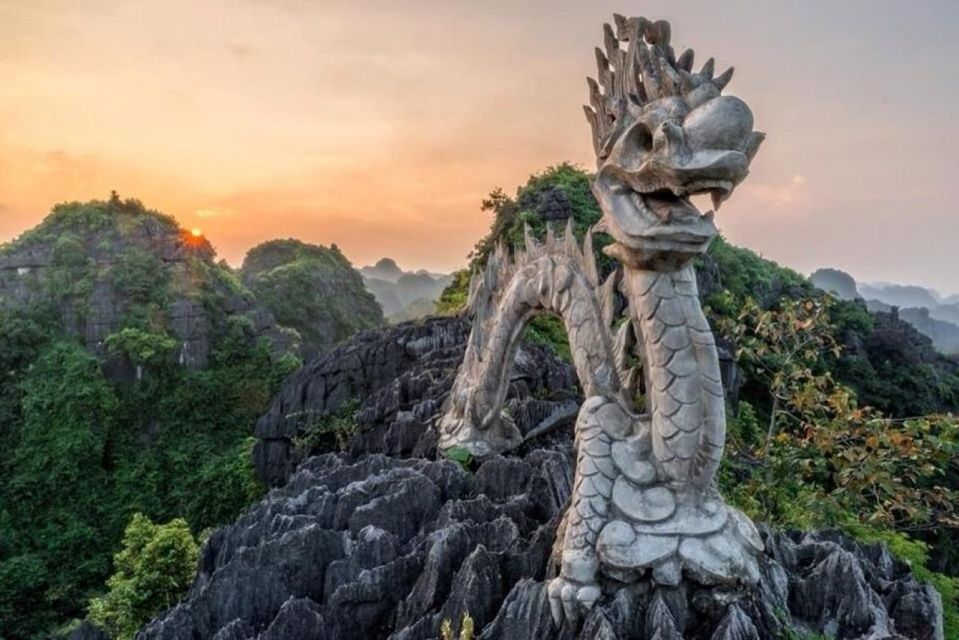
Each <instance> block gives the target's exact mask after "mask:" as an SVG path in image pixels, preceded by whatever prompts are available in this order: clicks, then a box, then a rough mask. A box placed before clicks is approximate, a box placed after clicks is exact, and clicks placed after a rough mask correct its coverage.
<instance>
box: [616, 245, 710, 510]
mask: <svg viewBox="0 0 959 640" xmlns="http://www.w3.org/2000/svg"><path fill="white" fill-rule="evenodd" d="M624 285H625V288H626V293H627V296H628V298H629V302H630V312H631V314H632V319H633V322H634V326H635V327H636V329H637V331H638V333H639V334H640V336H641V339H640V341H639V344H640V348H641V350H642V356H643V370H644V375H645V378H646V380H645V381H646V394H647V395H646V398H647V405H648V406H647V409H648V411H649V414H650V423H651V440H652V445H653V454H654V456H655V458H656V461H657V463H658V465H659V470H660V473H661V475H662V476H663V477H664V478H665V479H668V480H670V481H673V482H677V483H682V484H683V485H684V486H685V487H686V488H687V489H688V490H692V492H694V493H699V494H703V493H705V492H707V491H709V490H710V488H711V487H712V484H713V479H714V477H715V475H716V471H717V470H718V468H719V461H720V458H721V456H722V452H723V444H724V442H725V434H726V418H725V404H724V401H723V388H722V380H721V377H720V370H719V357H718V354H717V352H716V344H715V340H714V338H713V334H712V331H711V330H710V328H709V324H708V323H707V321H706V317H705V315H704V314H703V310H702V306H701V305H700V303H699V292H698V290H697V287H696V274H695V271H694V269H693V266H692V264H691V263H688V264H686V266H683V267H681V268H679V269H678V270H676V271H669V272H666V271H648V270H644V269H638V268H634V267H629V266H627V267H626V269H625V279H624Z"/></svg>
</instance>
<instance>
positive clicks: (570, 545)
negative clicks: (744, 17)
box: [439, 16, 764, 635]
mask: <svg viewBox="0 0 959 640" xmlns="http://www.w3.org/2000/svg"><path fill="white" fill-rule="evenodd" d="M615 18H616V19H615V23H616V27H615V29H614V28H613V27H611V26H610V25H605V28H604V35H605V51H604V50H599V49H597V62H598V67H599V81H598V82H596V81H594V80H592V79H591V80H590V81H589V86H590V105H591V106H588V107H586V116H587V119H588V120H589V122H590V125H591V126H592V130H593V142H594V148H595V151H596V157H597V166H598V171H597V175H596V179H595V181H594V183H593V192H594V194H595V196H596V199H597V200H598V202H599V204H600V207H601V208H602V210H603V220H602V222H601V223H600V226H601V228H602V229H603V230H605V231H608V232H609V233H610V234H611V235H612V237H613V240H614V242H613V243H612V244H611V245H609V246H608V247H606V249H605V252H606V253H607V254H608V255H610V256H611V257H613V258H615V259H616V260H618V261H619V262H620V263H622V269H623V273H622V278H621V281H620V276H619V274H618V273H617V272H614V273H613V274H612V275H611V276H609V278H608V279H607V280H606V281H605V282H604V283H602V284H601V283H600V282H599V277H598V275H597V268H596V263H595V259H594V256H593V251H592V242H591V234H589V233H588V234H587V235H586V238H585V242H584V246H583V248H582V249H581V248H580V246H579V244H578V243H577V240H576V238H575V236H574V235H573V231H572V225H571V224H567V227H566V233H565V235H564V236H563V238H562V239H559V240H558V239H557V238H556V237H555V236H554V235H553V230H552V229H551V228H550V227H549V226H547V235H546V240H545V242H544V243H543V244H540V243H539V242H537V241H536V240H535V239H534V238H532V237H531V234H530V233H529V230H528V229H527V233H526V250H525V252H518V253H517V255H516V256H514V257H512V258H511V257H510V256H509V255H507V252H506V250H505V249H504V248H503V247H502V246H500V247H499V248H497V250H496V251H495V252H494V253H493V255H492V256H491V257H490V259H489V261H488V263H487V265H486V269H485V272H484V273H482V274H476V275H475V276H474V279H473V283H472V286H471V291H470V294H471V295H470V308H471V311H472V314H473V328H472V333H471V335H470V341H469V346H468V347H467V351H466V357H465V359H464V361H463V364H462V365H461V367H460V370H459V373H458V374H457V378H456V380H455V382H454V384H453V393H452V395H451V398H450V400H449V401H448V403H447V407H446V412H445V415H444V416H443V418H442V420H441V421H440V424H439V429H440V439H439V447H440V449H441V450H450V449H452V448H454V447H462V448H465V449H468V450H469V451H470V452H472V453H473V455H475V456H478V457H484V456H489V455H492V454H494V453H498V452H502V451H506V450H510V449H514V448H515V447H517V446H518V445H519V444H521V442H522V438H521V436H520V434H519V432H518V431H517V430H516V428H515V427H514V425H513V424H512V423H511V421H510V420H509V419H508V418H507V417H506V416H504V415H503V413H502V405H503V398H504V393H505V384H506V381H507V380H508V379H509V373H510V370H511V363H512V360H513V354H514V353H515V350H516V348H517V347H516V345H517V341H518V336H519V335H521V333H522V330H523V328H524V327H525V325H526V323H527V322H529V320H530V319H531V318H532V317H533V316H534V315H536V314H538V313H554V314H556V315H558V316H560V318H562V320H563V323H564V325H565V327H566V330H567V334H568V335H569V341H570V348H571V351H572V354H573V359H574V362H575V364H576V372H577V375H578V377H579V379H580V382H581V384H582V387H583V390H584V393H585V395H586V396H587V398H588V399H587V401H586V402H585V403H584V404H583V406H582V408H581V409H580V413H579V418H578V420H577V423H576V443H577V449H578V461H577V468H576V481H575V488H574V492H573V496H572V501H571V504H570V506H569V510H568V512H567V516H566V523H565V528H564V536H563V540H562V541H561V544H562V566H561V572H560V576H558V577H557V578H556V579H555V580H553V582H552V583H551V584H550V585H549V595H550V598H551V601H552V603H553V604H552V610H553V613H554V615H555V616H556V619H557V622H559V621H561V620H562V619H563V618H565V619H567V620H569V621H570V622H571V623H573V624H574V625H575V624H576V623H577V622H579V621H580V620H581V619H582V614H584V613H585V612H587V611H588V610H589V609H590V608H592V607H593V606H594V604H595V603H596V601H597V599H598V598H599V597H600V594H601V592H602V590H603V588H604V587H608V586H609V581H610V580H616V581H622V582H627V583H628V582H635V581H638V580H640V579H641V578H643V577H644V576H645V575H646V574H649V575H650V576H651V578H652V580H653V582H655V583H657V584H660V585H664V586H677V585H679V584H680V582H681V581H682V579H683V576H686V577H687V578H691V579H693V580H695V581H696V582H698V583H701V584H705V585H715V584H724V583H739V582H743V583H748V584H755V583H757V582H758V581H759V580H760V572H759V565H758V561H757V557H758V555H759V554H760V553H761V552H762V550H763V544H762V541H761V540H760V538H759V535H758V533H757V532H756V529H755V527H754V526H753V524H752V522H750V521H749V519H748V518H746V517H745V516H744V515H743V514H741V513H740V512H738V511H736V510H735V509H733V508H731V507H729V506H727V505H726V504H725V503H724V502H723V500H722V497H721V496H720V495H719V494H718V492H717V490H716V488H715V476H716V472H717V470H718V468H719V463H720V458H721V456H722V452H723V446H724V443H725V435H726V423H725V403H724V399H723V386H722V376H721V372H720V366H719V357H718V353H717V349H716V344H715V340H714V338H713V334H712V331H711V330H710V327H709V324H708V323H707V322H706V317H705V316H704V315H703V311H702V308H701V306H700V303H699V295H698V291H697V282H696V274H695V272H694V269H693V266H692V262H691V260H692V258H694V257H696V256H698V255H701V254H702V253H704V252H705V251H706V248H707V247H708V246H709V243H710V242H711V241H712V239H713V238H714V237H715V236H716V233H717V231H716V226H715V224H714V223H713V212H712V211H709V212H707V213H705V214H702V213H700V211H699V210H698V209H697V208H696V207H695V206H694V205H693V204H692V203H691V202H690V199H689V198H690V196H693V195H696V194H709V195H710V196H711V197H712V201H713V204H714V206H715V207H716V208H718V207H719V205H720V203H721V202H723V201H724V200H726V199H727V198H728V197H729V196H730V195H731V194H732V192H733V190H734V188H735V187H736V186H737V185H738V184H739V183H740V182H742V180H743V179H744V178H745V177H746V175H747V173H748V172H749V163H750V161H751V160H752V158H753V156H754V155H755V153H756V151H757V150H758V148H759V145H760V143H761V142H762V140H763V138H764V134H762V133H759V132H756V131H753V116H752V113H751V112H750V110H749V107H747V106H746V104H745V103H744V102H743V101H742V100H740V99H739V98H736V97H731V96H723V95H721V94H722V90H723V88H724V87H725V86H726V84H727V83H728V82H729V80H730V78H731V77H732V69H729V70H728V71H726V72H724V73H723V74H721V75H719V76H716V77H714V75H713V61H712V59H710V60H709V61H708V62H707V63H706V64H705V65H704V66H703V67H702V69H701V70H700V71H698V72H694V71H693V70H692V62H693V53H692V51H686V52H685V53H683V54H682V55H681V56H679V57H678V58H677V57H676V56H675V54H674V51H673V49H672V47H671V46H670V32H671V30H670V26H669V24H668V23H667V22H664V21H657V22H652V21H649V20H647V19H646V18H629V19H627V18H624V17H622V16H616V17H615ZM617 286H619V287H620V289H621V291H622V293H623V294H624V295H625V297H626V299H627V302H628V309H627V312H626V315H627V318H628V320H627V321H626V322H623V323H621V324H620V325H619V327H618V329H617V330H616V331H615V332H614V331H613V329H612V327H613V325H614V324H615V319H614V317H613V315H614V309H615V304H614V293H615V288H616V287H617ZM630 333H632V334H634V335H635V337H637V338H638V340H637V347H636V349H635V354H636V355H637V356H638V357H639V358H640V359H641V361H642V373H643V379H644V380H643V381H644V387H645V390H646V407H647V409H648V410H647V411H646V412H645V413H642V414H640V413H639V412H638V411H637V410H636V407H635V406H634V404H633V395H634V394H633V393H632V391H633V386H632V385H633V380H634V379H635V375H634V373H633V371H631V370H630V369H629V368H628V367H627V366H626V363H627V362H628V358H627V357H626V355H627V354H628V352H629V346H628V345H629V344H631V339H630V338H631V336H630ZM734 622H735V621H733V622H730V628H733V627H735V629H734V631H731V632H730V633H734V634H736V633H738V634H740V635H741V634H743V633H747V631H748V630H743V629H741V628H740V627H741V626H742V625H740V626H735V624H734ZM596 624H598V623H596Z"/></svg>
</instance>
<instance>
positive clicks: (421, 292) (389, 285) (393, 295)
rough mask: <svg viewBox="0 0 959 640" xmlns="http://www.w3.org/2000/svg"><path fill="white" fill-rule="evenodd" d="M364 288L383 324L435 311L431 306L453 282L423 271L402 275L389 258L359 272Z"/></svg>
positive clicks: (442, 276)
mask: <svg viewBox="0 0 959 640" xmlns="http://www.w3.org/2000/svg"><path fill="white" fill-rule="evenodd" d="M359 272H360V274H361V275H362V276H363V282H364V284H365V285H366V288H367V289H369V291H370V292H371V293H372V294H373V295H374V296H375V297H376V301H377V302H379V304H380V306H381V307H383V314H384V315H385V316H386V318H387V320H388V321H390V322H392V323H396V322H403V321H406V320H413V319H415V318H421V317H423V316H426V315H429V314H430V313H433V311H435V302H436V300H437V299H438V298H439V297H440V294H441V293H442V292H443V289H445V288H446V286H447V285H448V284H449V283H450V282H452V281H453V276H452V275H445V274H435V273H431V272H429V271H426V270H425V269H420V270H418V271H403V270H402V269H401V268H400V267H399V265H398V264H396V261H395V260H393V259H392V258H382V259H380V260H379V261H378V262H377V263H376V264H374V265H371V266H366V267H362V268H361V269H359Z"/></svg>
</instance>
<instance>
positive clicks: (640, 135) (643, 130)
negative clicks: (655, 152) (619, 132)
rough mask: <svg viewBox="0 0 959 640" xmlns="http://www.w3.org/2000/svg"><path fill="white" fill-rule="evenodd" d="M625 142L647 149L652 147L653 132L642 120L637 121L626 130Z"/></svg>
mask: <svg viewBox="0 0 959 640" xmlns="http://www.w3.org/2000/svg"><path fill="white" fill-rule="evenodd" d="M626 138H627V143H628V144H629V146H634V147H636V148H639V149H644V150H646V151H649V150H651V149H652V148H653V132H652V131H650V130H649V127H648V126H646V124H645V123H643V122H637V123H636V124H634V125H633V126H632V127H631V128H630V129H629V131H627V132H626Z"/></svg>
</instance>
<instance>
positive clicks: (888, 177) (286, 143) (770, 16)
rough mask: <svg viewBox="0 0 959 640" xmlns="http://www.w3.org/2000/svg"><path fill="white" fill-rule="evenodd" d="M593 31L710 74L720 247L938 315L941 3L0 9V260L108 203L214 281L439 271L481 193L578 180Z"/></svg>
mask: <svg viewBox="0 0 959 640" xmlns="http://www.w3.org/2000/svg"><path fill="white" fill-rule="evenodd" d="M614 12H617V13H623V14H626V15H645V16H646V17H649V18H651V19H659V18H666V19H668V20H670V22H671V23H672V27H673V28H672V33H673V44H674V46H675V47H676V48H677V49H680V48H684V47H687V46H688V47H692V48H693V49H694V50H695V51H696V54H697V62H698V63H702V62H703V61H704V60H705V59H706V58H707V57H710V56H712V57H715V58H716V60H717V68H718V69H724V68H725V67H726V66H729V65H732V66H735V67H736V75H735V77H734V78H733V81H732V83H731V84H730V86H729V87H728V88H727V92H728V93H733V94H736V95H739V96H740V97H742V98H743V99H745V100H746V101H747V102H748V103H749V104H750V106H751V108H752V110H753V112H754V114H755V117H756V126H757V128H758V129H761V130H763V131H765V132H767V134H768V137H767V139H766V142H765V143H764V145H763V147H762V149H761V150H760V152H759V155H758V156H757V158H756V160H755V161H754V162H753V165H752V174H751V175H750V177H749V178H748V179H747V181H746V182H745V183H744V184H743V185H742V186H741V187H740V188H739V189H738V190H737V192H736V194H735V195H734V197H733V198H732V199H731V200H730V201H729V202H727V203H725V204H724V205H723V207H722V210H721V211H720V212H719V215H718V216H717V223H718V224H719V226H720V228H721V230H722V231H723V233H724V234H725V235H726V236H727V238H729V239H730V240H731V241H732V242H734V243H736V244H740V245H744V246H747V247H750V248H752V249H754V250H756V251H758V252H760V253H761V254H762V255H764V256H766V257H768V258H772V259H774V260H776V261H778V262H780V263H782V264H785V265H788V266H790V267H793V268H794V269H797V270H799V271H802V272H805V273H808V272H810V271H812V270H814V269H816V268H817V267H821V266H832V267H838V268H841V269H844V270H846V271H848V272H850V273H851V274H852V275H853V276H855V277H856V278H857V279H859V280H861V281H889V282H901V283H912V284H920V285H925V286H930V287H935V288H937V289H938V290H940V291H941V292H943V293H946V294H950V293H959V221H957V219H956V216H957V214H959V204H957V203H959V179H957V176H956V175H955V174H956V169H957V161H956V158H957V157H959V153H957V149H959V126H956V125H957V123H956V122H955V119H956V115H955V114H956V113H957V108H956V105H957V101H959V82H957V75H956V72H955V68H954V64H955V61H956V60H959V2H955V0H926V1H923V2H910V3H904V2H891V1H885V0H841V1H836V0H803V1H802V2H799V1H792V0H725V1H723V2H715V1H712V0H701V1H700V0H682V1H679V0H671V1H668V0H643V1H642V2H605V1H597V0H524V1H522V2H520V1H518V0H509V1H506V0H482V1H481V2H480V1H475V0H434V1H426V0H402V1H396V0H390V1H382V0H361V1H357V0H351V1H349V2H340V1H338V0H309V1H306V0H203V1H202V2H197V1H196V0H165V1H164V2H140V1H133V0H131V1H124V2H121V1H118V0H110V1H107V0H84V2H82V3H78V2H74V1H72V0H71V1H69V2H63V1H59V0H0V77H2V78H3V82H2V83H0V241H5V240H10V239H12V238H14V237H16V236H17V235H19V234H20V233H22V232H23V231H24V230H26V229H28V228H30V227H32V226H34V225H35V224H37V223H38V222H39V221H40V220H41V219H42V218H43V217H44V216H45V215H46V213H47V212H48V211H49V210H50V208H51V207H52V206H53V205H54V204H55V203H57V202H62V201H68V200H89V199H94V198H101V199H103V198H106V197H107V196H108V195H109V193H110V191H111V190H114V189H115V190H116V191H118V192H119V193H120V195H121V196H123V197H136V198H139V199H140V200H142V201H143V202H144V203H145V204H146V205H147V206H149V207H151V208H155V209H159V210H161V211H163V212H165V213H169V214H172V215H174V216H175V217H176V218H177V219H178V220H179V221H180V222H181V224H183V225H184V226H185V227H188V228H194V227H195V228H200V229H202V230H203V232H204V233H205V235H206V236H207V237H208V238H209V240H210V241H211V242H212V243H213V244H214V246H216V248H217V250H218V252H219V254H220V255H221V256H222V257H225V258H226V259H227V260H228V261H230V262H231V263H233V264H239V263H240V262H241V261H242V258H243V255H244V254H245V252H246V251H247V250H248V249H249V248H250V247H252V246H254V245H255V244H257V243H259V242H261V241H263V240H268V239H272V238H278V237H297V238H300V239H303V240H306V241H309V242H316V243H322V244H330V243H336V244H337V245H338V246H339V247H340V248H341V249H342V250H343V251H344V253H345V254H346V255H347V257H349V258H350V259H351V260H352V261H353V263H354V264H356V265H357V266H362V265H365V264H370V263H372V262H375V261H376V260H377V259H378V258H380V257H383V256H390V257H393V258H395V259H396V260H397V261H398V262H399V264H400V265H401V266H403V267H405V268H427V269H430V270H433V271H450V270H452V269H455V268H458V267H461V266H463V265H464V264H465V263H466V257H467V255H468V253H469V251H470V249H471V248H472V247H473V245H474V244H475V243H476V241H477V240H478V239H479V238H480V237H482V236H483V235H484V234H485V233H486V231H487V230H488V228H489V223H490V218H489V214H488V213H486V212H483V211H481V210H480V201H481V200H482V198H483V197H484V196H485V195H486V194H487V193H489V192H490V191H491V190H492V189H493V188H494V187H503V188H504V189H505V190H506V191H507V192H513V191H515V189H516V187H517V186H519V185H520V184H522V183H523V182H525V180H526V178H527V177H528V176H529V175H530V174H531V173H535V172H538V171H541V170H542V169H544V168H545V167H547V166H549V165H551V164H556V163H559V162H562V161H570V162H574V163H577V164H580V165H582V166H583V167H585V168H589V169H592V168H593V166H594V165H593V162H594V158H593V152H592V147H591V142H590V134H589V127H588V125H587V123H586V121H585V119H584V117H583V114H582V108H581V105H582V104H583V102H585V101H586V99H587V89H586V83H585V77H586V76H587V75H592V74H593V73H594V59H593V53H592V50H593V47H594V46H596V45H599V44H600V43H601V41H602V31H601V25H602V23H603V22H604V21H611V17H612V14H613V13H614ZM697 66H698V64H697Z"/></svg>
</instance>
